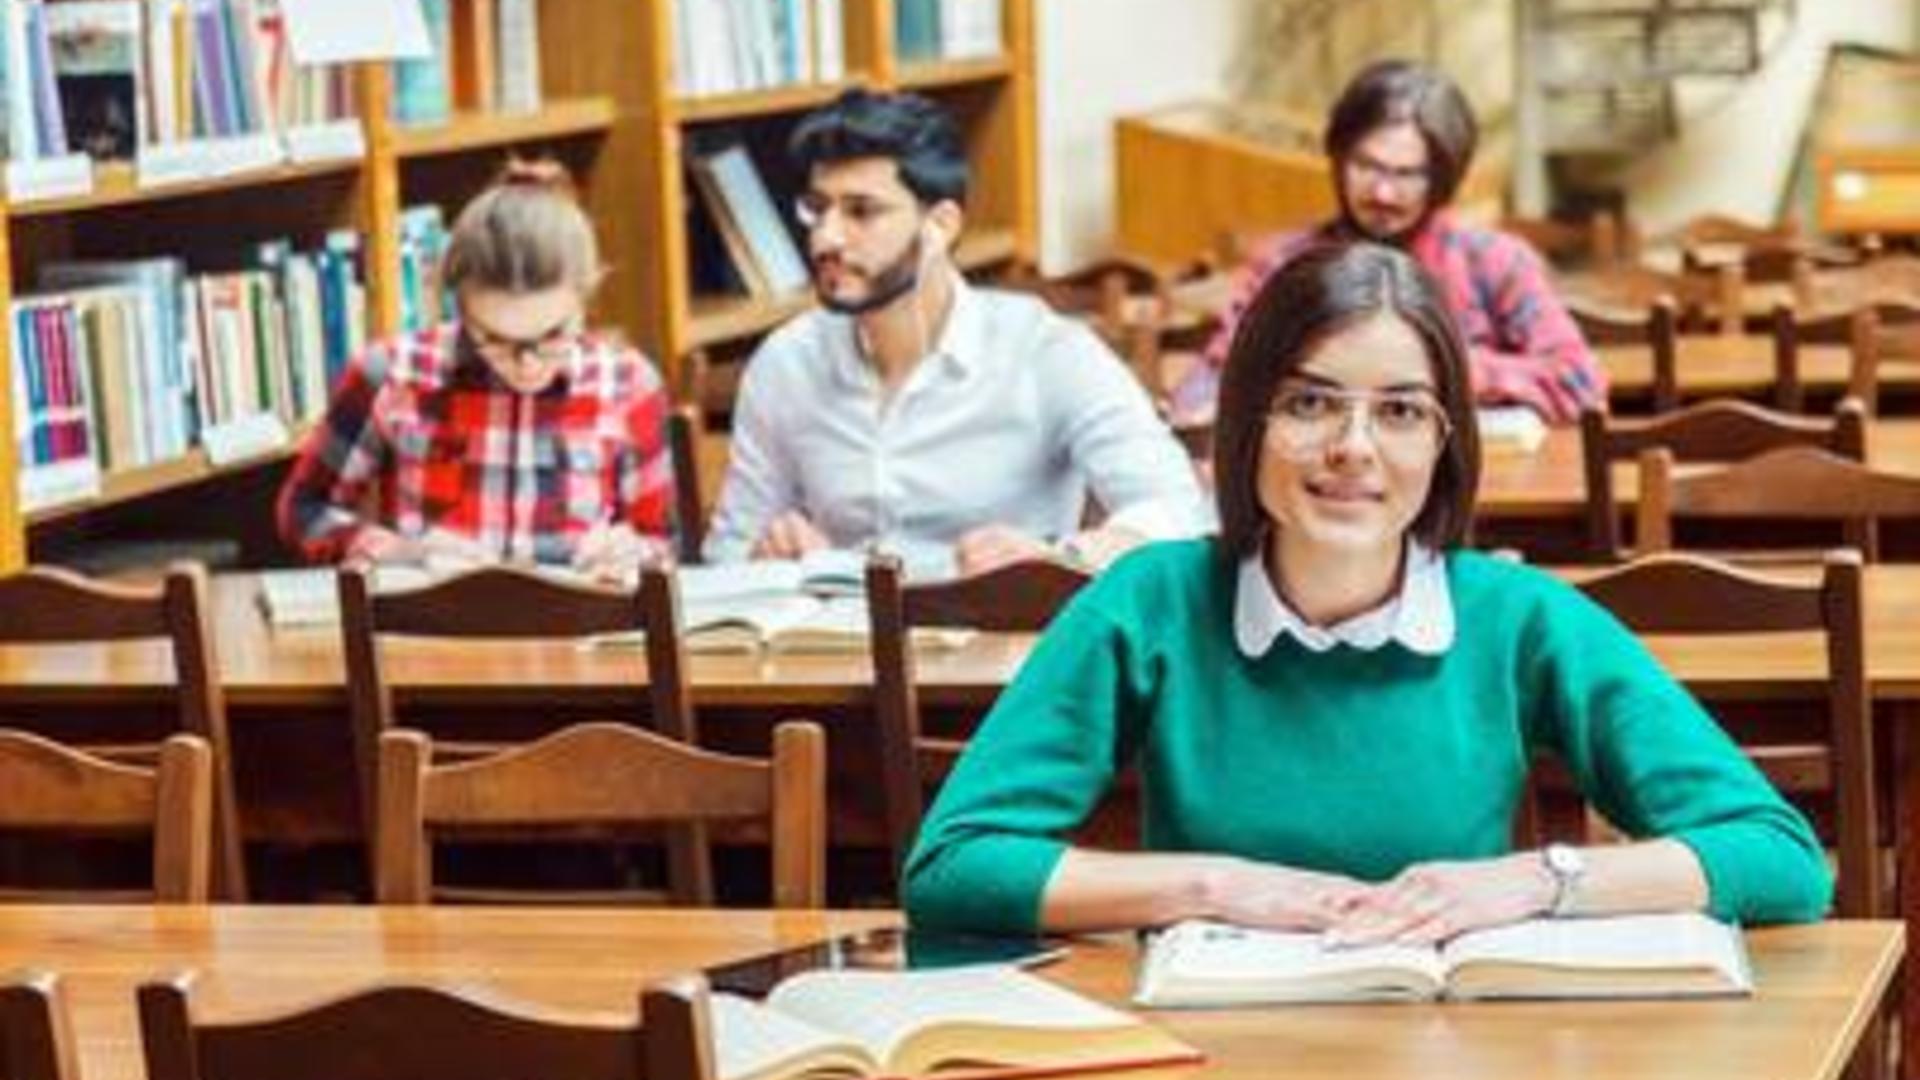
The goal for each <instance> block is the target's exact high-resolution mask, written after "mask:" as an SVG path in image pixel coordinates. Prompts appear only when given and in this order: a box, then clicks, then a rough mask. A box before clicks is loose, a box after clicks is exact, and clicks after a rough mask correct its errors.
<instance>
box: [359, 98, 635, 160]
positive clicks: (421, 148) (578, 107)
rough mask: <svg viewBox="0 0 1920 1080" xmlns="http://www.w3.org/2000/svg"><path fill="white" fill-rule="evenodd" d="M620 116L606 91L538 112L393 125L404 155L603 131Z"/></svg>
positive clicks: (465, 150)
mask: <svg viewBox="0 0 1920 1080" xmlns="http://www.w3.org/2000/svg"><path fill="white" fill-rule="evenodd" d="M619 119H620V110H619V107H618V106H617V105H616V104H615V103H614V100H613V98H611V97H606V96H594V97H581V98H568V99H563V100H560V101H553V102H548V103H547V104H546V105H545V106H544V107H543V108H541V109H539V110H537V111H534V112H513V113H477V114H476V113H465V114H461V115H458V116H455V117H454V118H453V119H452V120H450V121H448V122H447V123H444V124H434V125H432V126H426V127H412V126H408V125H405V124H396V125H394V129H393V141H394V153H395V154H397V155H399V156H400V157H401V158H422V157H433V156H436V155H441V154H462V153H471V152H473V151H479V150H498V149H500V148H502V147H511V146H514V145H516V144H520V143H535V142H545V141H548V140H552V139H564V138H572V137H575V136H580V135H593V134H600V133H604V132H607V131H609V130H611V129H612V128H613V125H614V124H615V123H616V122H618V121H619Z"/></svg>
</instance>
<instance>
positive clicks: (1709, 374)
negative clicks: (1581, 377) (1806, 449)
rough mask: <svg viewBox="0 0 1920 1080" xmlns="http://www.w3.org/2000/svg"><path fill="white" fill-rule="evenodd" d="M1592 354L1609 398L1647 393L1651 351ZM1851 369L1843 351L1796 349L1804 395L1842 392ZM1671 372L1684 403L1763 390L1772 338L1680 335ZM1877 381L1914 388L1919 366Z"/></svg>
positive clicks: (1622, 348)
mask: <svg viewBox="0 0 1920 1080" xmlns="http://www.w3.org/2000/svg"><path fill="white" fill-rule="evenodd" d="M1593 351H1594V355H1595V356H1597V357H1598V358H1599V360H1600V366H1601V367H1603V368H1605V369H1606V371H1607V378H1608V381H1609V383H1610V386H1609V391H1610V392H1611V393H1612V394H1613V395H1614V396H1616V397H1619V396H1622V395H1626V396H1634V395H1643V394H1645V393H1647V392H1648V391H1650V390H1652V389H1653V349H1652V347H1651V346H1647V345H1625V344H1621V345H1600V346H1597V347H1595V348H1594V350H1593ZM1852 365H1853V351H1852V349H1851V348H1850V347H1849V346H1846V345H1834V344H1808V345H1802V346H1801V347H1800V382H1801V385H1803V386H1806V387H1808V388H1810V389H1814V390H1838V389H1842V388H1844V387H1845V386H1846V385H1847V377H1848V375H1849V373H1850V370H1851V368H1852ZM1674 368H1675V370H1674V375H1675V377H1676V378H1677V379H1678V381H1679V384H1680V392H1681V394H1682V395H1683V396H1685V397H1688V398H1704V397H1712V396H1714V395H1717V394H1751V393H1754V392H1756V391H1761V390H1767V389H1770V388H1771V387H1772V386H1773V384H1774V381H1775V379H1774V370H1775V369H1774V345H1773V338H1771V337H1768V336H1765V335H1761V334H1738V335H1733V334H1685V335H1682V336H1681V338H1680V351H1679V355H1678V357H1677V358H1676V359H1675V364H1674ZM1878 377H1879V380H1880V385H1881V386H1882V387H1883V388H1884V387H1895V388H1903V389H1904V388H1907V387H1912V386H1920V364H1915V363H1912V362H1910V361H1900V360H1890V361H1887V362H1885V363H1883V364H1882V365H1881V367H1880V369H1879V375H1878Z"/></svg>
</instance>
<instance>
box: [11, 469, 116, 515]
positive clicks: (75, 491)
mask: <svg viewBox="0 0 1920 1080" xmlns="http://www.w3.org/2000/svg"><path fill="white" fill-rule="evenodd" d="M99 496H100V463H99V462H97V461H95V460H93V459H92V458H90V457H87V458H75V459H73V460H71V461H56V462H54V463H52V464H49V465H32V466H28V467H27V468H24V469H21V470H20V508H21V509H22V510H24V511H26V512H27V513H29V514H31V513H33V512H34V511H36V510H46V509H50V508H52V507H55V506H62V505H64V504H66V503H70V502H80V501H82V500H85V499H95V498H99Z"/></svg>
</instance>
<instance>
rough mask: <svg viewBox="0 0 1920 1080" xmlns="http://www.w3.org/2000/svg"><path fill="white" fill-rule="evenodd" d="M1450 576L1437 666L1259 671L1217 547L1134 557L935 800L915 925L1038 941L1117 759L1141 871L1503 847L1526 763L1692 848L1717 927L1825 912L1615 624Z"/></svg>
mask: <svg viewBox="0 0 1920 1080" xmlns="http://www.w3.org/2000/svg"><path fill="white" fill-rule="evenodd" d="M1447 576H1448V582H1449V587H1450V589H1451V595H1452V600H1453V606H1454V614H1455V620H1456V624H1457V625H1458V627H1459V632H1458V634H1457V636H1456V638H1455V640H1454V643H1453V646H1452V647H1451V648H1450V649H1449V650H1448V651H1447V652H1446V653H1445V654H1444V655H1442V656H1422V655H1419V654H1417V653H1414V652H1412V651H1410V650H1408V649H1405V648H1403V647H1401V646H1400V645H1398V644H1392V643H1390V644H1388V645H1387V646H1385V647H1383V648H1381V649H1377V650H1372V651H1363V650H1359V649H1354V648H1352V647H1349V646H1346V645H1337V646H1335V647H1334V648H1333V649H1331V650H1329V651H1327V652H1324V653H1313V652H1310V651H1308V650H1307V649H1305V648H1304V647H1302V646H1301V645H1300V644H1299V643H1298V642H1297V641H1295V640H1294V639H1293V638H1292V637H1289V636H1285V635H1283V636H1282V637H1280V638H1279V639H1277V640H1276V641H1275V643H1274V646H1273V648H1272V649H1270V650H1269V651H1268V653H1267V654H1266V655H1265V656H1264V657H1261V658H1258V659H1248V658H1247V657H1246V656H1244V655H1242V654H1241V652H1240V651H1239V649H1238V647H1237V646H1236V645H1235V642H1234V634H1233V610H1234V588H1235V571H1234V569H1233V568H1231V567H1228V566H1226V565H1225V564H1224V562H1223V560H1221V559H1220V557H1219V556H1218V554H1217V553H1216V549H1215V548H1214V546H1213V543H1212V541H1209V540H1193V541H1180V542H1172V543H1165V544H1157V545H1152V546H1150V547H1147V548H1145V549H1143V550H1141V551H1138V552H1136V553H1134V554H1133V555H1131V556H1129V557H1128V558H1126V559H1124V560H1122V561H1121V562H1120V563H1118V564H1117V565H1115V566H1114V567H1113V568H1112V569H1110V570H1109V571H1107V572H1106V573H1105V574H1103V575H1102V576H1101V578H1100V580H1098V581H1097V582H1095V583H1094V584H1092V585H1090V586H1088V587H1087V588H1086V589H1085V590H1083V591H1082V592H1081V594H1080V595H1079V596H1078V597H1077V598H1076V599H1075V600H1074V602H1073V603H1072V604H1071V605H1069V606H1068V608H1067V609H1066V610H1065V611H1063V612H1062V613H1061V614H1060V616H1059V617H1058V618H1057V619H1056V620H1055V622H1054V624H1053V626H1052V627H1051V628H1050V629H1049V630H1048V631H1047V633H1046V634H1045V636H1044V637H1043V638H1042V639H1041V641H1040V643H1039V644H1038V645H1037V646H1036V647H1035V649H1034V652H1033V655H1032V656H1031V657H1030V658H1029V659H1028V660H1027V663H1026V665H1025V667H1024V668H1022V670H1021V672H1020V675H1019V677H1018V678H1016V679H1015V680H1014V682H1013V684H1012V685H1011V686H1009V687H1008V688H1007V690H1006V693H1004V694H1003V695H1002V696H1001V698H1000V701H999V703H998V704H997V705H996V706H995V707H994V709H993V712H992V713H991V715H989V716H988V717H987V719H986V720H985V722H984V723H983V724H982V725H981V728H980V730H979V732H978V733H977V734H976V735H975V737H974V739H973V741H972V743H971V744H970V745H969V747H968V749H967V752H966V754H965V756H964V757H963V758H962V759H961V761H960V763H959V765H958V766H957V767H956V769H955V771H954V773H953V775H952V776H951V777H950V778H949V779H948V781H947V783H946V786H945V788H944V789H943V790H942V791H941V792H940V796H939V798H938V799H937V800H936V801H935V802H934V805H933V807H932V809H931V810H930V811H929V813H928V816H927V818H926V821H925V824H924V825H923V827H922V829H921V833H920V838H919V842H918V843H917V844H916V845H915V847H914V850H913V853H912V855H911V856H910V857H909V859H908V861H907V870H906V874H907V876H906V905H907V910H908V913H909V915H910V917H911V918H912V920H913V921H914V922H915V923H917V924H923V925H938V926H944V927H960V928H969V929H976V930H983V931H1019V930H1028V929H1031V928H1033V927H1034V926H1035V925H1036V923H1037V921H1038V918H1039V912H1040V900H1041V896H1042V894H1043V892H1044V891H1045V889H1046V885H1047V880H1048V878H1049V877H1050V876H1051V874H1052V873H1053V869H1054V866H1055V864H1056V863H1057V862H1058V860H1059V858H1060V855H1061V853H1062V852H1063V851H1064V850H1065V848H1066V846H1067V839H1066V837H1067V836H1069V835H1070V834H1071V833H1072V832H1073V830H1074V829H1075V827H1076V826H1078V825H1079V824H1080V823H1081V822H1082V821H1083V820H1084V819H1085V818H1086V817H1087V816H1088V814H1089V813H1090V812H1091V811H1092V810H1093V808H1094V807H1095V805H1096V804H1097V803H1098V802H1099V801H1100V798H1101V796H1102V795H1103V794H1104V793H1105V792H1106V790H1107V788H1108V786H1109V785H1110V784H1111V783H1112V781H1113V779H1114V776H1115V774H1116V772H1117V771H1118V770H1119V769H1121V768H1122V767H1124V766H1125V765H1126V764H1128V763H1134V764H1137V765H1138V767H1139V770H1140V774H1141V783H1142V789H1143V790H1142V803H1143V819H1144V820H1143V822H1142V827H1143V836H1142V843H1143V845H1144V847H1146V848H1147V849H1149V850H1156V851H1190V852H1215V853H1230V854H1235V855H1240V856H1244V857H1247V858H1251V859H1258V860H1263V861H1268V862H1273V863H1279V864H1283V865H1286V866H1292V867H1299V868H1304V869H1311V870H1323V871H1330V872H1335V873H1340V874H1347V875H1351V876H1354V877H1358V878H1361V879H1364V880H1369V881H1378V880H1383V879H1385V878H1388V877H1390V876H1392V875H1393V874H1395V873H1396V872H1398V871H1399V870H1401V869H1402V868H1404V867H1406V866H1407V865H1409V864H1411V863H1415V862H1421V861H1426V860H1433V859H1473V858H1481V857H1485V856H1492V855H1498V854H1501V853H1504V852H1506V851H1508V850H1509V849H1510V846H1511V844H1510V841H1511V835H1512V833H1511V828H1512V822H1513V819H1514V813H1515V810H1516V807H1517V806H1518V802H1519V798H1520V794H1521V787H1522V782H1523V780H1524V779H1525V776H1526V772H1527V763H1528V760H1529V758H1530V756H1531V755H1532V754H1533V753H1534V752H1535V751H1546V752H1551V753H1553V754H1555V755H1557V756H1558V757H1559V758H1560V759H1561V760H1563V761H1564V762H1566V764H1567V765H1568V766H1569V767H1570V769H1571V771H1572V773H1573V775H1574V776H1575V777H1576V778H1577V780H1578V782H1579V784H1580V787H1581V789H1582V791H1583V792H1585V794H1586V796H1587V797H1588V799H1589V800H1591V801H1592V802H1593V804H1594V805H1595V806H1596V807H1598V808H1599V809H1600V810H1601V811H1602V812H1603V813H1604V814H1605V815H1606V816H1607V817H1608V818H1609V819H1610V820H1611V821H1612V822H1613V823H1614V824H1615V825H1616V826H1618V827H1619V828H1621V829H1622V830H1624V831H1625V832H1627V833H1629V834H1630V835H1633V836H1636V837H1655V836H1664V837H1671V838H1674V839H1676V840H1678V841H1680V842H1681V843H1684V844H1686V845H1687V846H1688V847H1690V848H1691V849H1692V850H1693V851H1694V853H1695V854H1696V855H1698V856H1699V859H1700V863H1701V865H1702V866H1703V867H1704V868H1705V871H1706V877H1707V883H1708V886H1709V888H1710V890H1711V895H1712V902H1711V906H1712V911H1713V913H1714V914H1716V915H1718V916H1720V917H1722V918H1730V919H1739V920H1742V921H1788V920H1808V919H1817V918H1819V917H1821V916H1822V915H1823V914H1824V913H1825V912H1826V910H1827V905H1828V903H1829V901H1830V899H1831V893H1832V879H1831V876H1830V874H1829V872H1828V870H1827V867H1826V862H1825V859H1824V857H1823V853H1822V851H1821V847H1820V844H1819V842H1818V841H1817V840H1816V839H1815V837H1814V835H1813V832H1812V830H1811V828H1809V826H1808V824H1807V822H1806V820H1805V818H1803V817H1802V816H1801V815H1800V814H1799V813H1798V812H1797V811H1795V810H1794V809H1793V808H1791V807H1790V806H1788V805H1787V804H1786V803H1785V802H1784V801H1782V799H1781V798H1780V796H1779V795H1778V794H1777V793H1775V792H1774V790H1773V789H1772V788H1771V787H1770V786H1769V785H1768V783H1767V781H1766V779H1765V778H1764V777H1763V776H1761V775H1760V773H1759V772H1758V771H1757V770H1756V769H1755V768H1754V767H1753V766H1752V765H1751V764H1750V763H1749V762H1748V761H1747V759H1746V758H1745V757H1744V756H1743V755H1742V754H1741V753H1740V751H1739V750H1738V749H1737V748H1736V747H1735V746H1734V745H1733V743H1732V742H1731V741H1730V740H1729V739H1728V738H1727V736H1726V735H1725V733H1723V732H1722V731H1721V730H1720V728H1719V727H1718V726H1716V725H1715V724H1714V722H1713V721H1712V719H1710V718H1709V717H1708V716H1707V715H1706V713H1705V712H1703V711H1702V710H1701V708H1700V706H1699V705H1698V704H1697V703H1695V701H1694V700H1693V698H1692V697H1691V696H1689V695H1688V694H1687V692H1686V691H1685V690H1683V689H1681V688H1680V687H1679V686H1678V685H1677V684H1675V683H1674V682H1673V681H1672V679H1670V678H1669V677H1668V676H1667V675H1666V674H1665V672H1664V671H1663V670H1662V669H1661V668H1660V667H1659V666H1658V664H1657V663H1656V662H1655V661H1654V660H1653V659H1652V658H1651V657H1650V656H1649V655H1648V654H1647V652H1646V650H1645V649H1644V648H1643V647H1642V646H1641V645H1640V643H1639V641H1638V640H1637V639H1636V638H1635V637H1634V636H1633V635H1632V634H1631V633H1630V632H1628V631H1627V630H1626V629H1625V628H1624V627H1622V626H1621V625H1620V624H1619V623H1618V622H1616V621H1615V620H1614V619H1613V618H1612V616H1611V615H1609V614H1608V613H1607V612H1605V611H1604V610H1602V609H1601V608H1600V607H1598V606H1597V605H1595V604H1594V603H1592V602H1590V601H1588V600H1587V599H1586V598H1585V597H1583V596H1582V595H1581V594H1579V593H1578V592H1576V591H1575V590H1574V589H1572V588H1570V587H1568V586H1567V585H1565V584H1563V583H1561V582H1559V581H1557V580H1556V579H1554V578H1553V577H1552V576H1550V575H1547V574H1544V573H1541V572H1540V571H1538V570H1535V569H1531V568H1528V567H1525V566H1521V565H1517V564H1513V563H1508V562H1504V561H1501V560H1497V559H1491V558H1487V557H1485V556H1482V555H1477V554H1472V553H1467V552H1456V553H1451V554H1449V555H1448V556H1447Z"/></svg>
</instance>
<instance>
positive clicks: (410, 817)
mask: <svg viewBox="0 0 1920 1080" xmlns="http://www.w3.org/2000/svg"><path fill="white" fill-rule="evenodd" d="M432 758H433V743H432V740H431V739H430V738H428V737H427V736H426V735H424V734H422V733H421V732H418V731H388V732H386V733H385V734H383V735H382V736H381V738H380V812H379V817H378V820H379V822H380V835H379V840H378V844H377V847H378V857H377V865H378V869H377V871H376V891H377V894H378V896H379V899H380V902H381V903H387V904H424V903H428V902H430V901H431V900H432V899H433V895H434V892H433V859H432V854H433V837H434V836H435V835H437V834H440V833H443V832H458V831H459V830H460V829H463V828H464V829H481V830H499V829H536V830H537V829H564V828H580V827H585V828H593V829H603V830H605V829H619V828H622V827H634V826H644V825H649V824H658V823H667V822H687V821H699V822H719V821H738V820H748V819H755V820H765V821H766V822H767V823H768V825H769V830H770V832H771V834H772V844H771V846H772V858H773V900H774V906H775V907H783V908H818V907H824V906H825V903H826V884H825V882H826V736H825V734H823V733H822V732H821V730H820V728H819V726H818V725H815V724H810V723H802V722H793V721H789V722H786V723H782V724H781V725H780V726H779V727H777V728H775V729H774V733H773V756H772V757H771V758H770V759H762V758H752V757H740V756H737V755H731V754H721V753H715V752H713V751H710V750H702V749H700V748H699V747H695V746H689V745H687V744H686V743H683V742H679V741H677V740H674V739H671V738H668V737H666V736H664V735H659V734H656V733H654V732H651V731H643V730H641V729H639V728H635V727H630V726H628V725H625V724H606V723H593V724H576V725H574V726H571V727H567V728H562V729H561V730H559V731H556V732H554V733H552V734H550V735H547V736H544V737H542V738H540V739H536V740H534V741H533V742H530V743H525V744H523V745H519V746H515V747H512V748H510V749H506V750H502V751H499V752H498V753H495V754H493V755H490V756H488V757H484V758H477V759H474V760H469V761H461V762H455V763H451V764H445V765H436V764H434V763H433V760H432Z"/></svg>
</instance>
